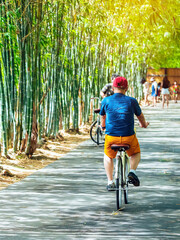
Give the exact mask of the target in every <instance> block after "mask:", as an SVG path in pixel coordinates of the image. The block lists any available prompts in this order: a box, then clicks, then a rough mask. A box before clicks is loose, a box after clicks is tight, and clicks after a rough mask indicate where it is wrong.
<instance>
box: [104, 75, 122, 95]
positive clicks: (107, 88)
mask: <svg viewBox="0 0 180 240" xmlns="http://www.w3.org/2000/svg"><path fill="white" fill-rule="evenodd" d="M117 77H119V75H118V74H117V73H113V74H112V77H111V83H107V84H106V85H105V86H104V87H103V88H102V89H101V92H100V95H101V97H102V98H105V97H108V96H111V95H113V94H114V91H113V89H112V85H113V80H114V79H115V78H117Z"/></svg>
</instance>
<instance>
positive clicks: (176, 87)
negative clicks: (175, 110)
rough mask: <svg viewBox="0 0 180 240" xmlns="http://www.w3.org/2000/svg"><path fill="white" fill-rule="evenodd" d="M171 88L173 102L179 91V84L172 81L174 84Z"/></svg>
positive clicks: (175, 100)
mask: <svg viewBox="0 0 180 240" xmlns="http://www.w3.org/2000/svg"><path fill="white" fill-rule="evenodd" d="M171 88H172V94H173V99H174V102H175V103H177V99H178V92H179V86H178V85H177V82H174V85H173V86H172V87H171Z"/></svg>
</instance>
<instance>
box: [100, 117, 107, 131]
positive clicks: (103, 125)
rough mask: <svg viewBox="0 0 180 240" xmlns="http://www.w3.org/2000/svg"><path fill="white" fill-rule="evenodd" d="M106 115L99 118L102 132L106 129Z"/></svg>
mask: <svg viewBox="0 0 180 240" xmlns="http://www.w3.org/2000/svg"><path fill="white" fill-rule="evenodd" d="M105 122H106V115H103V116H101V127H102V129H103V130H104V129H105V128H106V123H105Z"/></svg>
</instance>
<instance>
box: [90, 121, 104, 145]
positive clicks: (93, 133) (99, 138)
mask: <svg viewBox="0 0 180 240" xmlns="http://www.w3.org/2000/svg"><path fill="white" fill-rule="evenodd" d="M90 137H91V139H92V140H93V142H95V143H96V144H97V145H99V144H104V140H105V139H104V133H103V131H102V130H101V127H100V126H99V125H98V123H97V120H96V121H94V122H93V123H92V125H91V128H90Z"/></svg>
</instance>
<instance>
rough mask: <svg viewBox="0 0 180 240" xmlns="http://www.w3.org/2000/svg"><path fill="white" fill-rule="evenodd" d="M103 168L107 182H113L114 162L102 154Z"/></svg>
mask: <svg viewBox="0 0 180 240" xmlns="http://www.w3.org/2000/svg"><path fill="white" fill-rule="evenodd" d="M104 168H105V171H106V175H107V178H108V181H113V170H114V162H113V159H112V158H109V157H108V156H107V155H106V154H104Z"/></svg>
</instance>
